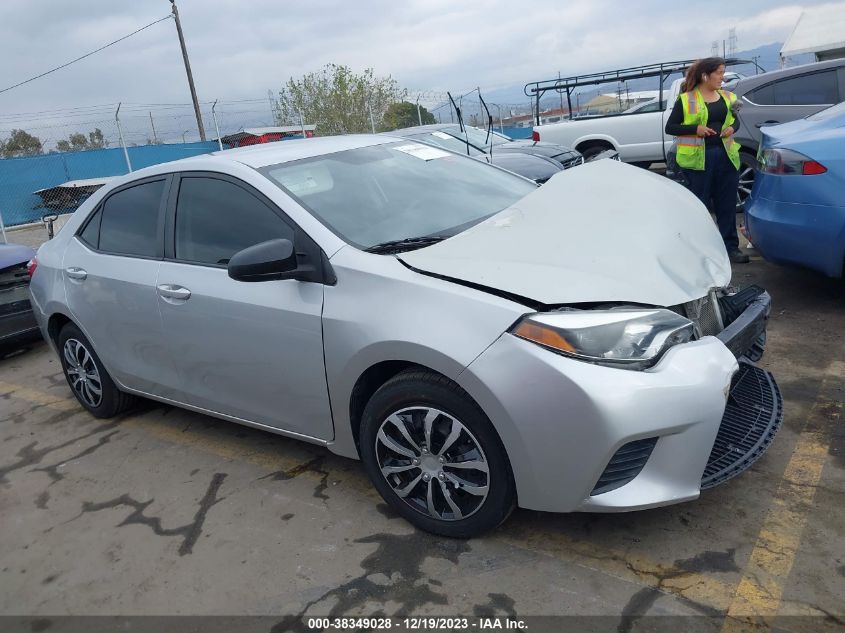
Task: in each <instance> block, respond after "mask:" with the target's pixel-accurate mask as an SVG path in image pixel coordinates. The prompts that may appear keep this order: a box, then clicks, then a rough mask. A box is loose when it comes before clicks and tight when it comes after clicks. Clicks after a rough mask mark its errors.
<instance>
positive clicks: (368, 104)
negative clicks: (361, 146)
mask: <svg viewBox="0 0 845 633" xmlns="http://www.w3.org/2000/svg"><path fill="white" fill-rule="evenodd" d="M367 109H368V110H369V111H370V127H371V128H373V134H375V133H376V124H375V121H373V106H371V105H370V102H369V101H367Z"/></svg>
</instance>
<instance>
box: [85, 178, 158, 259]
mask: <svg viewBox="0 0 845 633" xmlns="http://www.w3.org/2000/svg"><path fill="white" fill-rule="evenodd" d="M164 183H165V181H164V180H155V181H152V182H146V183H142V184H140V185H135V186H133V187H129V188H128V189H121V190H120V191H118V192H117V193H114V194H112V195H111V196H109V197H108V198H107V199H106V201H105V203H104V204H103V210H102V219H101V221H100V239H99V248H100V250H101V251H106V252H108V253H115V254H119V255H134V256H137V257H158V256H159V255H160V251H161V248H160V246H161V240H160V239H159V230H158V227H159V213H160V210H161V197H162V194H163V193H164ZM86 229H87V227H86Z"/></svg>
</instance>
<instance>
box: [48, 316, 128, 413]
mask: <svg viewBox="0 0 845 633" xmlns="http://www.w3.org/2000/svg"><path fill="white" fill-rule="evenodd" d="M57 343H58V349H59V358H60V359H61V363H62V370H63V371H64V374H65V379H67V384H68V386H69V387H70V390H71V391H72V392H73V395H74V396H75V397H76V399H77V400H78V401H79V404H81V405H82V406H83V407H85V408H86V409H87V410H88V411H89V412H90V413H91V415H93V416H94V417H95V418H111V417H114V416H115V415H117V414H118V413H120V412H122V411H125V410H126V409H128V408H129V407H130V406H132V404H133V403H134V401H135V398H134V397H133V396H130V395H129V394H126V393H123V392H122V391H120V390H119V389H118V388H117V386H116V385H115V384H114V381H113V380H112V379H111V376H109V374H108V372H107V371H106V368H105V367H103V363H102V361H100V357H99V356H97V353H96V352H95V351H94V348H93V346H92V345H91V342H90V341H89V340H88V339H87V338H86V336H85V335H84V334H83V333H82V331H81V330H80V329H79V328H78V327H76V326H75V325H74V324H73V323H68V324H66V325H65V326H64V327H63V328H62V330H61V332H59V338H58V341H57Z"/></svg>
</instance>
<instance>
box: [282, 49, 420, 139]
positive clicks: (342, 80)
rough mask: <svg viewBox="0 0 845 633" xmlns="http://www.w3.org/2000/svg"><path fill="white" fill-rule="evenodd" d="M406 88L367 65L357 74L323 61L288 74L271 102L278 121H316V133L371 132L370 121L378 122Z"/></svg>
mask: <svg viewBox="0 0 845 633" xmlns="http://www.w3.org/2000/svg"><path fill="white" fill-rule="evenodd" d="M406 94H407V91H406V90H404V89H402V88H400V87H399V84H398V83H397V82H396V80H395V79H393V78H392V77H390V76H388V77H376V76H375V74H374V73H373V70H372V69H371V68H368V69H367V70H365V71H364V72H363V73H362V74H357V73H355V72H353V71H352V69H350V68H349V67H348V66H341V65H338V64H326V65H325V66H324V67H323V68H322V69H321V70H319V71H318V72H312V73H308V74H307V75H305V76H303V77H302V78H301V79H294V78H293V77H291V78H290V79H289V80H288V82H287V83H286V84H285V86H284V87H283V88H282V90H281V91H280V92H279V98H278V100H277V101H276V104H275V106H274V108H273V109H274V112H275V116H276V122H277V123H278V124H279V125H299V124H300V116H302V121H303V122H304V123H306V124H316V125H317V130H316V134H317V135H319V136H328V135H331V134H355V133H361V132H371V131H372V127H371V125H370V112H371V111H372V117H373V121H375V122H380V121H381V120H382V117H383V116H384V113H385V112H386V111H387V109H388V107H389V106H390V104H392V103H394V102H396V101H399V100H401V99H402V98H403V97H404V96H405V95H406Z"/></svg>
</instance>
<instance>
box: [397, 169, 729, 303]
mask: <svg viewBox="0 0 845 633" xmlns="http://www.w3.org/2000/svg"><path fill="white" fill-rule="evenodd" d="M399 258H400V259H401V260H402V261H404V262H405V263H407V264H408V265H409V266H412V267H413V268H416V269H418V270H420V271H424V272H429V273H434V274H437V275H442V276H445V277H450V278H453V279H457V280H463V281H466V282H470V283H473V284H478V285H481V286H485V287H488V288H492V289H496V290H499V291H504V292H508V293H511V294H514V295H518V296H521V297H525V298H527V299H531V300H533V301H535V302H539V303H543V304H549V305H554V304H567V303H585V302H597V301H598V302H606V301H607V302H610V301H622V302H634V303H645V304H651V305H661V306H671V305H677V304H679V303H683V302H686V301H690V300H692V299H698V298H700V297H702V296H704V295H705V294H707V292H708V291H709V290H710V289H711V288H713V287H721V286H725V285H727V284H728V282H729V281H730V277H731V267H730V262H729V260H728V256H727V253H726V252H725V247H724V245H723V243H722V238H721V237H720V235H719V233H718V231H717V229H716V226H715V224H714V222H713V220H712V219H711V217H710V214H709V213H708V212H707V210H706V209H705V207H704V206H703V205H702V204H701V203H700V202H699V201H698V200H697V199H696V198H695V197H694V196H693V195H692V194H691V193H690V192H689V191H687V190H686V189H684V188H683V187H681V186H680V185H678V184H676V183H674V182H672V181H670V180H668V179H666V178H663V177H661V176H658V175H657V174H652V173H649V172H647V171H645V170H643V169H641V168H639V167H633V166H631V165H626V164H624V163H620V162H618V161H613V160H602V161H596V162H594V163H588V164H586V165H583V166H580V167H576V168H575V169H569V170H566V171H562V172H560V173H558V174H557V175H555V176H554V177H553V178H551V180H549V181H548V182H547V183H546V184H545V185H543V186H542V187H540V188H539V189H537V190H536V191H533V192H531V193H530V194H528V195H527V196H525V197H524V198H522V199H521V200H519V201H518V202H516V203H515V204H514V205H512V206H511V207H508V208H507V209H505V210H503V211H501V212H500V213H497V214H496V215H494V216H492V217H491V218H488V219H487V220H485V221H484V222H482V223H480V224H478V225H476V226H474V227H472V228H471V229H468V230H467V231H464V232H463V233H460V234H458V235H456V236H455V237H452V238H449V239H447V240H444V241H443V242H440V243H438V244H434V245H432V246H429V247H427V248H422V249H419V250H415V251H410V252H407V253H402V254H401V255H399Z"/></svg>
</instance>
